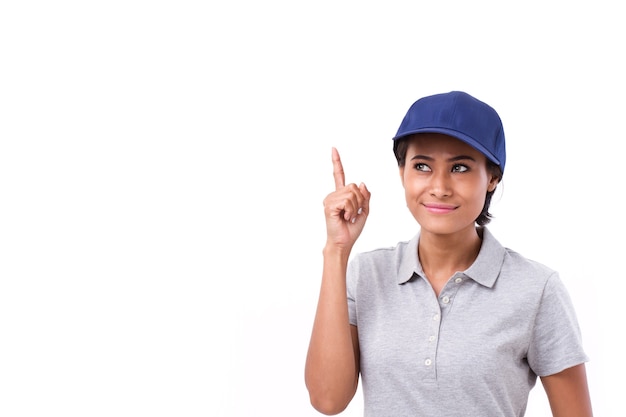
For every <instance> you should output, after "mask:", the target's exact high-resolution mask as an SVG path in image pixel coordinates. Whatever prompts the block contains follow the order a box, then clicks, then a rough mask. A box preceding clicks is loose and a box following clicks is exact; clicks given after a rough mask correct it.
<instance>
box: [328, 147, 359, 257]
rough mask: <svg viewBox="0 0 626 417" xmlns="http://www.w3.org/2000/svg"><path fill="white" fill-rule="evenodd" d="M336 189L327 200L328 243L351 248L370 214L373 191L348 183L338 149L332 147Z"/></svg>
mask: <svg viewBox="0 0 626 417" xmlns="http://www.w3.org/2000/svg"><path fill="white" fill-rule="evenodd" d="M332 161H333V176H334V178H335V191H333V192H332V193H330V194H329V195H328V196H326V198H325V199H324V213H325V215H326V233H327V242H326V244H327V245H336V246H337V247H338V248H339V249H347V250H350V249H351V248H352V246H353V245H354V242H356V240H357V239H358V237H359V236H360V234H361V232H362V231H363V226H364V225H365V220H366V219H367V215H368V214H369V201H370V192H369V190H368V189H367V187H366V186H365V184H363V183H361V184H360V185H358V186H357V185H356V184H353V183H351V184H348V185H346V184H345V173H344V170H343V164H342V163H341V158H340V157H339V152H338V151H337V149H335V148H333V149H332Z"/></svg>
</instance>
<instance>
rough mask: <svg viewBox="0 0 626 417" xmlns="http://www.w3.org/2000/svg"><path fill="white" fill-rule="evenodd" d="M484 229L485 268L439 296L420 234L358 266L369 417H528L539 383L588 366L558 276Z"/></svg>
mask: <svg viewBox="0 0 626 417" xmlns="http://www.w3.org/2000/svg"><path fill="white" fill-rule="evenodd" d="M479 231H480V232H481V233H482V236H483V242H482V246H481V249H480V253H479V254H478V257H477V258H476V261H475V262H474V264H473V265H472V266H471V267H470V268H469V269H467V270H465V271H463V272H457V273H456V274H454V276H452V277H451V278H450V280H449V281H448V282H447V284H446V285H445V287H444V288H443V290H442V291H441V294H440V295H439V297H437V296H435V292H434V291H433V289H432V287H431V286H430V284H429V282H428V281H427V280H426V278H425V276H424V272H423V270H422V267H421V266H420V263H419V260H418V258H417V243H418V240H419V234H418V235H416V236H415V237H414V238H413V239H412V240H410V241H408V242H401V243H399V244H398V245H397V246H396V247H393V248H386V249H378V250H374V251H371V252H365V253H361V254H358V255H356V256H355V257H354V258H353V259H352V261H351V262H350V264H349V267H348V281H347V282H348V308H349V313H350V323H351V324H353V325H356V326H357V327H358V330H359V343H360V350H361V379H362V384H363V385H362V388H363V397H364V402H365V404H364V410H365V416H366V417H367V416H371V417H384V416H389V417H403V416H411V417H415V416H424V417H434V416H437V417H448V416H449V417H468V416H469V417H489V416H493V417H503V416H511V417H513V416H516V417H519V416H522V415H524V412H525V410H526V404H527V401H528V394H529V392H530V390H531V388H532V387H533V386H534V385H535V382H536V380H537V375H539V376H545V375H551V374H554V373H557V372H560V371H562V370H564V369H566V368H569V367H572V366H574V365H578V364H580V363H583V362H586V361H587V360H588V358H587V356H586V355H585V352H584V351H583V347H582V342H581V335H580V330H579V326H578V322H577V319H576V315H575V312H574V308H573V306H572V303H571V300H570V298H569V295H568V293H567V290H566V288H565V287H564V285H563V283H562V282H561V280H560V279H559V276H558V274H557V273H556V272H555V271H553V270H551V269H549V268H547V267H546V266H544V265H541V264H539V263H537V262H534V261H531V260H528V259H526V258H524V257H523V256H521V255H520V254H518V253H516V252H514V251H512V250H510V249H507V248H504V247H503V246H502V245H500V243H499V242H498V241H497V240H496V239H495V238H494V237H493V235H492V234H491V233H490V232H489V230H487V229H486V228H480V229H479Z"/></svg>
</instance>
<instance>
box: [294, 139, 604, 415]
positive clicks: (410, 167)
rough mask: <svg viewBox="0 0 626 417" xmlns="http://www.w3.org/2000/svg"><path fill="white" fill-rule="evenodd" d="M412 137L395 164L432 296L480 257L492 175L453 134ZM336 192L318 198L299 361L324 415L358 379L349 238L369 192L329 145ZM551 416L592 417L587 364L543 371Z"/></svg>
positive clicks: (335, 409)
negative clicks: (312, 282)
mask: <svg viewBox="0 0 626 417" xmlns="http://www.w3.org/2000/svg"><path fill="white" fill-rule="evenodd" d="M407 140H410V143H409V146H408V149H407V155H406V161H407V162H406V164H405V166H403V167H400V170H399V173H400V179H401V181H402V185H403V187H404V190H405V197H406V203H407V207H408V209H409V211H410V212H411V213H412V215H413V217H414V218H415V220H416V221H417V222H418V223H419V225H420V228H421V231H420V241H419V247H418V253H419V257H420V261H421V263H422V267H423V269H424V272H425V273H426V275H427V279H428V280H429V282H430V283H431V285H432V287H433V289H434V290H435V292H436V293H437V294H439V292H440V291H441V289H442V288H443V286H444V285H445V283H446V282H447V280H448V279H449V278H450V276H452V275H453V274H454V273H455V272H456V271H461V270H465V269H467V268H468V267H469V266H470V265H471V264H472V263H473V262H474V260H475V259H476V257H477V256H478V252H479V250H480V245H481V238H480V236H479V235H478V232H477V230H476V226H475V220H476V218H477V217H478V215H479V214H480V212H481V210H482V208H483V205H484V202H485V195H486V193H487V191H493V190H494V189H495V187H496V186H497V184H498V181H499V180H498V178H495V177H493V176H491V175H490V174H489V172H488V170H487V161H486V159H485V156H484V155H483V154H482V153H480V152H479V151H477V150H475V149H474V148H472V147H471V146H469V145H467V144H465V143H464V142H461V141H459V140H457V139H455V138H452V137H449V136H446V135H440V134H420V135H416V136H414V137H412V138H411V139H407ZM332 161H333V176H334V179H335V191H333V192H332V193H330V194H329V195H328V196H327V197H326V198H325V199H324V213H325V218H326V231H327V239H326V244H325V246H324V250H323V255H324V263H323V269H322V283H321V288H320V295H319V300H318V305H317V311H316V315H315V319H314V323H313V330H312V333H311V339H310V344H309V350H308V353H307V359H306V365H305V383H306V386H307V389H308V391H309V396H310V400H311V404H312V405H313V407H314V408H315V409H316V410H318V411H319V412H321V413H323V414H327V415H333V414H338V413H340V412H341V411H343V410H344V409H345V408H346V407H347V406H348V404H349V403H350V401H351V400H352V398H353V397H354V394H355V393H356V390H357V385H358V380H359V342H358V331H357V328H356V327H355V326H352V325H350V323H349V319H348V304H347V300H346V271H347V266H348V258H349V256H350V252H351V250H352V247H353V246H354V243H355V242H356V240H357V239H358V237H359V236H360V234H361V232H362V230H363V227H364V225H365V221H366V220H367V216H368V214H369V202H370V197H371V194H370V192H369V190H368V189H367V187H366V186H365V184H362V183H361V184H360V185H356V184H347V185H346V184H345V174H344V170H343V164H342V163H341V159H340V157H339V153H338V152H337V150H336V149H334V148H333V150H332ZM541 381H542V384H543V386H544V389H545V391H546V393H547V396H548V400H549V402H550V407H551V410H552V415H553V416H554V417H566V416H567V417H591V416H592V411H591V401H590V397H589V391H588V387H587V378H586V371H585V365H584V364H581V365H578V366H574V367H572V368H569V369H566V370H564V371H562V372H559V373H557V374H554V375H550V376H544V377H541Z"/></svg>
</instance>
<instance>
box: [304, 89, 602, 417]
mask: <svg viewBox="0 0 626 417" xmlns="http://www.w3.org/2000/svg"><path fill="white" fill-rule="evenodd" d="M393 142H394V147H393V148H394V153H395V156H396V159H397V161H398V166H399V173H400V179H401V181H402V185H403V187H404V189H405V196H406V203H407V206H408V208H409V210H410V211H411V213H412V214H413V217H414V218H415V220H416V221H417V223H418V224H419V232H418V233H417V234H416V235H415V237H414V238H413V239H411V240H410V241H406V242H400V243H398V245H397V246H395V247H392V248H381V249H378V250H374V251H370V252H366V253H362V254H358V255H357V256H355V257H354V258H353V259H352V260H349V258H350V255H351V250H352V247H353V245H354V243H355V241H356V240H357V238H358V237H359V235H360V233H361V231H362V230H363V226H364V225H365V221H366V219H367V216H368V214H369V201H370V192H369V191H368V189H367V187H366V186H365V185H364V184H360V185H358V186H357V185H356V184H347V185H346V184H345V176H344V172H343V166H342V163H341V159H340V157H339V154H338V152H337V150H336V149H334V148H333V152H332V161H333V170H334V178H335V191H334V192H332V193H331V194H329V195H328V196H327V197H326V198H325V200H324V212H325V216H326V227H327V241H326V245H325V247H324V250H323V255H324V265H323V273H322V284H321V290H320V295H319V302H318V307H317V312H316V315H315V320H314V325H313V331H312V334H311V340H310V346H309V351H308V355H307V360H306V369H305V381H306V386H307V389H308V390H309V395H310V399H311V403H312V405H313V406H314V407H315V409H317V410H318V411H320V412H321V413H324V414H337V413H340V412H341V411H343V410H344V409H345V408H346V407H347V405H348V404H349V403H350V401H351V400H352V398H353V397H354V394H355V392H356V389H357V385H358V381H359V377H360V378H361V380H362V383H363V397H364V402H365V404H364V410H365V415H366V416H376V417H382V416H390V417H391V416H393V417H401V416H427V417H433V416H480V417H488V416H494V417H496V416H497V417H502V416H522V415H524V412H525V410H526V405H527V401H528V395H529V392H530V389H532V387H533V386H534V384H535V382H536V379H537V376H539V377H540V378H541V381H542V384H543V386H544V388H545V390H546V393H547V396H548V399H549V402H550V407H551V409H552V414H553V416H556V417H565V416H567V417H579V416H580V417H583V416H584V417H589V416H592V409H591V401H590V398H589V392H588V387H587V380H586V371H585V362H586V361H587V360H588V359H587V356H586V355H585V353H584V351H583V348H582V343H581V337H580V331H579V327H578V323H577V319H576V315H575V312H574V309H573V307H572V304H571V301H570V299H569V296H568V294H567V290H566V289H565V287H564V286H563V284H562V282H561V281H560V279H559V276H558V274H557V273H556V272H555V271H553V270H551V269H550V268H548V267H546V266H544V265H541V264H539V263H537V262H534V261H532V260H529V259H526V258H524V257H523V256H521V255H520V254H518V253H516V252H514V251H512V250H510V249H507V248H504V247H503V246H501V245H500V244H499V243H498V241H497V240H496V239H495V238H494V236H493V235H492V234H491V233H490V231H489V230H488V229H487V228H486V227H485V225H486V224H488V223H489V221H490V220H491V215H490V214H489V205H490V201H491V196H492V195H493V193H494V191H495V189H496V187H497V185H498V183H499V182H500V180H501V179H502V175H503V172H504V167H505V161H506V152H505V140H504V131H503V128H502V122H501V120H500V117H499V116H498V114H497V113H496V111H495V110H494V109H493V108H491V107H490V106H489V105H487V104H485V103H483V102H482V101H480V100H477V99H476V98H474V97H472V96H470V95H468V94H466V93H464V92H459V91H453V92H450V93H444V94H437V95H433V96H428V97H424V98H422V99H420V100H418V101H416V102H415V103H414V104H413V105H412V106H411V108H410V109H409V111H408V112H407V114H406V116H405V118H404V119H403V121H402V123H401V125H400V128H399V130H398V133H397V135H396V136H395V137H394V138H393ZM346 294H347V296H346Z"/></svg>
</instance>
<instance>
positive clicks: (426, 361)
mask: <svg viewBox="0 0 626 417" xmlns="http://www.w3.org/2000/svg"><path fill="white" fill-rule="evenodd" d="M431 364H432V361H431V360H430V359H426V360H425V361H424V365H426V366H430V365H431Z"/></svg>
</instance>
